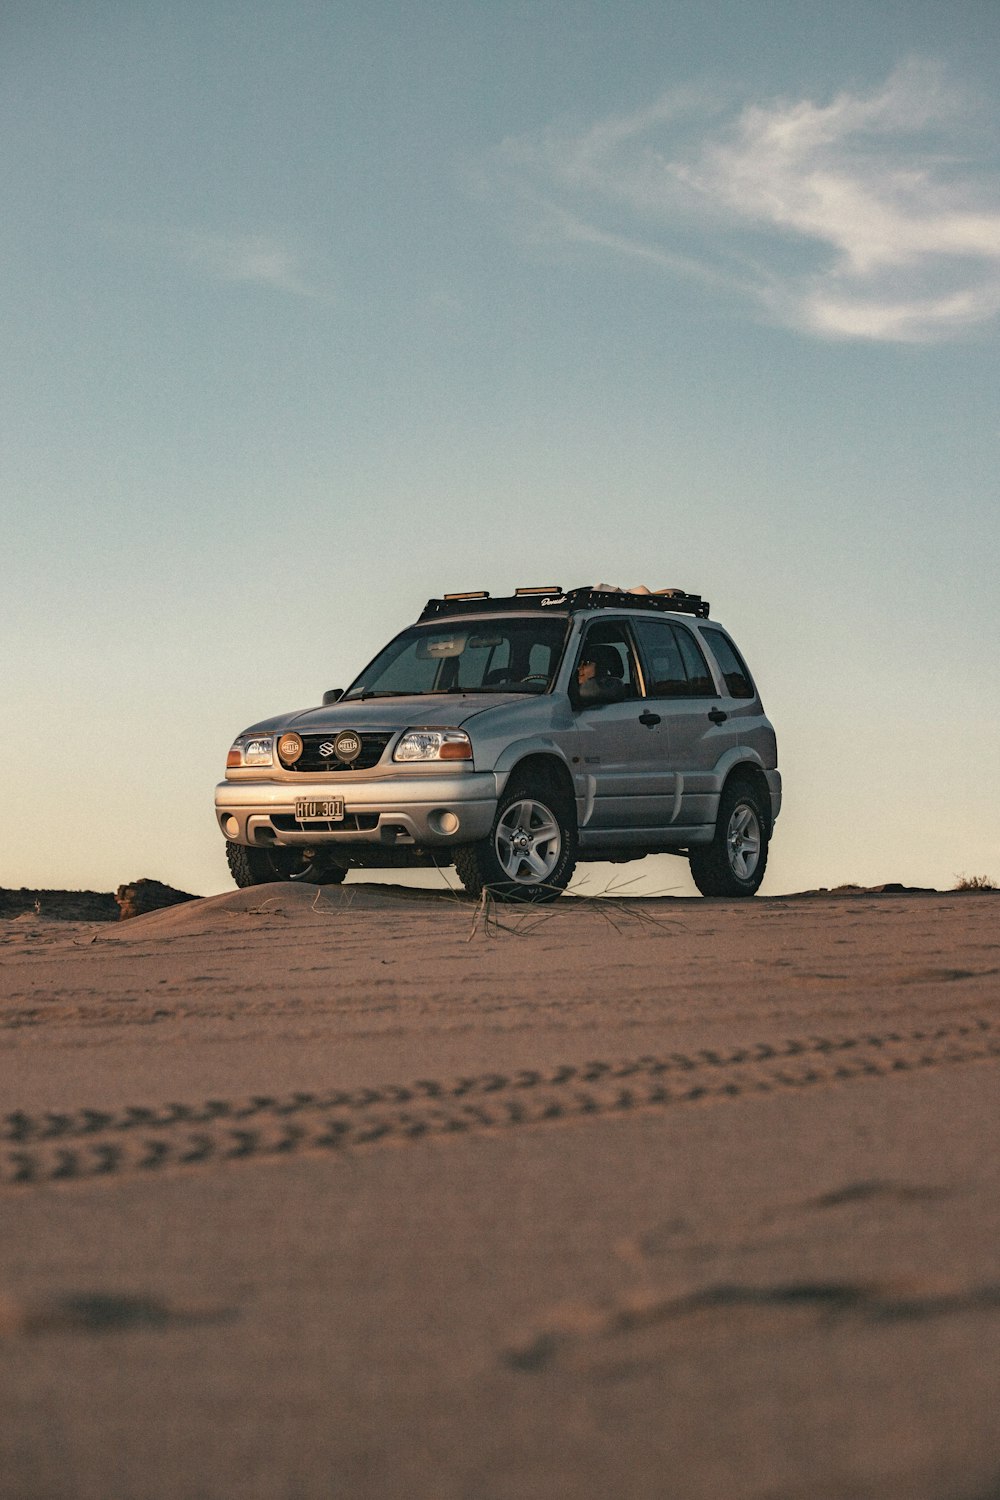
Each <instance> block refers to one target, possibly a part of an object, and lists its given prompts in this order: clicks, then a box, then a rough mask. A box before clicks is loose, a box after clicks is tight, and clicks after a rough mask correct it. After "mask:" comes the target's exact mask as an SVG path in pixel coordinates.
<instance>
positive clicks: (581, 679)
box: [576, 641, 625, 703]
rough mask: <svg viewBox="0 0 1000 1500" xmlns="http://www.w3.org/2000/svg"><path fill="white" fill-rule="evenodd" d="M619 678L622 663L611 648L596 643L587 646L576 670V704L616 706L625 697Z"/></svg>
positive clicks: (621, 671)
mask: <svg viewBox="0 0 1000 1500" xmlns="http://www.w3.org/2000/svg"><path fill="white" fill-rule="evenodd" d="M622 676H623V670H622V659H621V657H620V656H619V654H618V652H617V651H616V650H615V648H614V646H608V645H605V644H604V643H603V642H597V641H595V642H593V643H592V644H591V643H588V644H587V645H585V646H584V648H583V655H582V656H581V657H580V665H579V666H578V667H577V669H576V682H577V687H578V689H579V693H580V702H581V703H620V702H621V701H622V699H623V698H624V697H625V684H624V683H623V682H622Z"/></svg>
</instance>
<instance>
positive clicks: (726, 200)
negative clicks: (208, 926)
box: [0, 0, 1000, 894]
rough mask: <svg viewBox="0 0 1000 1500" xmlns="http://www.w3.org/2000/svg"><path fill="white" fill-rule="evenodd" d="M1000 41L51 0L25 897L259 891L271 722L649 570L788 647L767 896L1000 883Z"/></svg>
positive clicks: (942, 25)
mask: <svg viewBox="0 0 1000 1500" xmlns="http://www.w3.org/2000/svg"><path fill="white" fill-rule="evenodd" d="M998 62H1000V7H998V6H997V4H996V3H995V0H955V3H954V4H952V5H949V6H942V5H941V4H940V0H934V3H924V0H905V3H896V0H865V3H857V4H855V3H854V0H830V3H824V4H820V3H819V0H760V3H759V4H758V5H755V6H747V5H746V4H745V3H743V0H673V3H665V0H659V3H653V0H615V3H614V4H612V3H611V0H573V3H568V0H552V3H546V0H535V3H528V0H489V3H486V0H429V3H419V0H410V3H406V4H403V3H398V0H396V3H390V0H323V3H320V0H298V3H296V4H284V3H278V0H273V3H268V4H265V3H260V0H239V3H220V0H197V3H186V0H166V3H163V4H155V5H154V4H152V3H141V0H140V3H138V4H137V3H130V4H123V3H120V0H108V3H97V0H73V3H71V4H62V3H59V0H51V3H50V0H46V3H43V4H39V3H37V0H27V3H24V0H5V4H4V6H3V7H2V10H0V126H2V128H0V141H2V147H0V163H2V165H0V171H2V191H3V196H4V200H5V201H4V212H3V214H2V215H0V273H2V274H0V314H2V328H3V337H2V339H0V381H2V402H0V508H2V512H3V515H2V521H3V527H2V537H3V542H2V547H0V644H2V657H0V659H2V669H0V670H2V682H3V698H4V709H5V713H4V721H5V728H6V731H7V732H6V735H5V744H4V750H3V768H4V775H3V782H4V786H5V787H6V789H7V792H8V798H7V807H6V813H5V817H4V834H3V839H2V841H0V884H2V885H6V886H15V887H18V886H29V887H30V886H37V887H67V888H91V889H99V890H107V889H113V888H114V887H115V886H117V885H118V884H121V883H122V882H125V881H130V880H134V879H136V878H138V877H140V876H149V877H153V878H157V879H160V880H164V881H167V882H168V883H169V884H171V885H175V886H178V887H180V888H182V889H185V890H189V891H194V892H197V893H199V894H210V893H212V892H215V891H219V890H223V889H226V888H228V886H229V883H230V882H229V875H228V871H227V868H226V864H225V857H224V845H223V840H222V837H221V835H220V833H219V832H218V829H217V826H216V823H215V819H214V815H213V808H212V794H213V788H214V785H215V783H216V781H217V780H219V779H220V778H221V775H222V769H223V766H224V762H225V755H226V750H227V749H228V747H229V744H230V742H231V741H232V739H233V737H234V736H235V734H236V733H238V732H239V730H241V729H242V728H244V727H245V726H246V725H247V724H250V723H253V722H255V721H257V720H259V719H261V718H264V717H266V716H268V715H270V714H273V713H277V712H279V711H282V710H285V709H288V710H292V709H296V708H302V707H306V706H308V705H311V704H315V703H317V702H318V701H319V699H320V696H321V694H322V692H323V690H324V689H326V688H328V687H332V686H342V685H344V684H345V683H346V682H347V681H348V680H350V679H351V678H352V677H353V676H354V675H355V674H356V673H357V671H358V670H359V669H360V668H361V667H362V666H363V665H364V664H365V663H366V662H367V661H368V660H369V659H370V658H371V656H373V655H374V654H375V652H376V651H377V650H378V649H379V647H380V646H381V645H383V644H384V642H385V641H386V640H388V639H389V638H390V637H391V636H392V635H393V634H395V632H396V631H397V630H399V629H401V628H402V627H403V626H405V625H407V624H408V623H410V622H411V621H412V620H413V619H415V618H416V616H417V614H418V613H419V611H420V609H421V607H422V605H423V603H424V601H425V600H426V599H427V598H428V597H431V596H435V595H440V594H442V593H445V592H455V591H458V590H462V589H470V588H487V589H489V590H491V591H492V592H493V593H506V592H509V591H511V590H512V589H513V588H514V587H516V586H520V585H529V584H539V583H542V584H547V583H555V584H558V585H560V586H562V587H571V586H574V585H577V584H585V583H596V582H598V581H603V582H611V583H614V584H621V585H623V586H632V585H634V584H637V583H644V584H646V585H648V586H649V587H650V588H658V587H682V588H684V589H687V590H689V591H692V592H698V593H701V594H702V595H703V596H705V597H706V598H708V599H709V600H710V601H711V603H712V607H713V614H714V616H715V617H716V618H718V619H719V620H720V621H721V622H722V623H723V624H725V625H726V626H727V627H728V628H729V629H730V631H731V632H732V633H733V635H734V637H735V639H736V640H737V642H738V643H739V645H740V647H741V649H742V650H743V651H744V653H745V655H746V656H747V658H748V661H749V663H750V666H751V669H752V670H753V672H754V674H755V676H756V678H757V680H758V684H759V686H760V689H761V693H762V696H763V699H764V704H765V708H766V710H767V712H768V714H769V716H770V718H771V720H772V722H773V723H774V725H775V728H776V731H777V735H778V748H779V763H780V766H781V769H782V773H783V776H784V782H785V804H784V809H783V811H782V814H781V817H780V819H779V821H778V824H777V827H776V830H775V836H774V841H773V844H772V848H771V859H770V865H769V869H768V874H767V877H766V880H765V885H764V887H763V889H764V892H765V893H768V892H770V893H772V894H775V893H780V892H787V891H794V890H800V889H809V888H814V887H818V886H828V887H833V886H836V885H840V884H843V883H847V882H858V883H861V884H876V883H881V882H883V881H901V882H903V883H904V884H910V885H931V886H937V887H940V888H947V887H950V886H952V885H953V884H954V883H955V880H956V878H957V877H958V876H960V875H963V874H966V875H982V874H986V875H991V876H992V877H993V878H995V879H997V880H1000V754H998V750H1000V732H998V731H1000V707H998V691H997V689H998V685H1000V672H998V661H1000V586H998V566H1000V545H998V544H1000V495H998V479H997V476H998V473H1000V464H998V458H1000V452H998V448H1000V444H998V422H997V412H998V399H997V394H998V391H1000V371H998V359H997V329H998V313H1000V122H998V116H997V112H996V107H995V101H996V85H997V66H998ZM602 869H603V874H602ZM605 877H606V878H607V879H609V880H610V879H614V880H615V881H617V882H619V883H620V882H621V881H622V880H623V879H629V880H632V879H633V878H634V877H638V879H637V881H636V884H635V885H634V886H633V887H631V888H632V889H637V890H645V891H654V890H661V891H673V892H676V893H678V894H688V893H690V892H691V891H693V886H692V885H691V882H690V879H689V876H688V874H687V870H686V866H685V865H684V864H683V863H682V862H681V861H679V860H676V859H671V858H670V857H668V856H658V857H655V858H650V859H647V860H645V861H643V862H642V863H641V864H636V865H634V866H629V867H626V869H625V871H624V872H623V870H622V869H618V870H617V872H616V873H614V874H612V872H611V871H610V869H607V868H605V867H601V868H595V867H591V869H590V872H589V875H588V888H589V889H591V890H595V889H597V888H598V886H599V885H600V882H601V881H602V880H603V879H605ZM393 878H398V877H396V876H394V877H393Z"/></svg>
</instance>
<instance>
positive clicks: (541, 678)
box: [344, 615, 566, 699]
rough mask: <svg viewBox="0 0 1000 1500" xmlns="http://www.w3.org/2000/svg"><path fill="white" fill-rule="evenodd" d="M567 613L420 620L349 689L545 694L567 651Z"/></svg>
mask: <svg viewBox="0 0 1000 1500" xmlns="http://www.w3.org/2000/svg"><path fill="white" fill-rule="evenodd" d="M565 634H566V620H565V617H560V616H555V617H553V616H552V615H548V616H546V617H544V618H540V619H534V618H530V619H524V618H520V617H511V618H510V619H496V620H483V621H478V620H476V621H461V622H458V623H456V624H454V625H445V624H435V625H414V626H413V627H412V629H410V630H404V631H403V634H402V635H398V636H397V637H396V639H395V640H394V641H390V642H389V644H388V646H386V648H385V650H384V651H382V652H380V654H379V655H378V656H376V658H375V660H374V661H373V662H372V664H371V666H370V667H367V668H366V669H365V671H364V672H362V674H361V676H360V677H359V678H358V679H357V681H356V682H354V683H352V684H351V686H350V687H349V688H348V690H347V692H346V693H345V694H344V697H345V699H347V698H376V697H398V696H403V695H407V696H409V695H410V694H423V693H544V692H545V691H546V690H547V689H548V687H549V686H550V685H551V682H552V679H553V677H554V676H555V672H556V668H557V667H558V665H559V658H560V656H561V654H562V645H563V639H564V637H565Z"/></svg>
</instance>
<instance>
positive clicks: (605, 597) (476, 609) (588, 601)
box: [420, 583, 709, 621]
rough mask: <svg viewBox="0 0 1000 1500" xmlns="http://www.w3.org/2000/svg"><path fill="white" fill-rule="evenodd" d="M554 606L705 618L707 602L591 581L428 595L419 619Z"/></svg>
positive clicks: (673, 593) (697, 596)
mask: <svg viewBox="0 0 1000 1500" xmlns="http://www.w3.org/2000/svg"><path fill="white" fill-rule="evenodd" d="M527 609H530V610H535V609H538V610H542V609H558V610H560V611H562V610H565V611H566V612H567V613H571V612H573V611H574V610H578V609H648V610H652V611H655V612H658V613H661V614H685V615H697V616H698V618H699V619H702V620H707V619H708V614H709V603H708V600H707V599H703V598H702V597H701V595H700V594H685V593H684V591H683V589H671V590H670V591H669V592H668V593H664V594H632V593H629V591H628V590H627V589H599V588H595V587H594V585H593V584H589V583H588V584H586V585H584V586H583V587H582V588H576V589H567V590H565V592H564V591H563V590H562V589H556V588H553V589H531V590H528V589H518V590H517V592H516V593H515V594H508V595H504V596H503V597H501V598H497V599H491V598H490V596H489V594H487V593H480V592H476V593H468V594H445V596H444V598H443V599H428V601H427V603H426V604H425V605H424V608H423V611H422V613H421V615H420V619H421V621H424V620H434V619H437V618H438V617H439V616H441V615H483V614H489V615H495V614H501V613H503V612H504V611H518V612H520V611H521V610H527Z"/></svg>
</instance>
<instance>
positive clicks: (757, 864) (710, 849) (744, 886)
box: [688, 781, 770, 896]
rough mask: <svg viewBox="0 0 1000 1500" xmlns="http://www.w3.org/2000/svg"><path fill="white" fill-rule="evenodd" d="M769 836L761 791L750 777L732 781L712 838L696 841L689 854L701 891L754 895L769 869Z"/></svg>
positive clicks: (692, 869)
mask: <svg viewBox="0 0 1000 1500" xmlns="http://www.w3.org/2000/svg"><path fill="white" fill-rule="evenodd" d="M769 837H770V832H769V824H768V818H767V814H766V812H765V811H764V807H763V805H762V803H761V799H760V795H759V793H758V792H757V791H756V789H755V788H754V787H753V786H752V785H751V784H750V783H749V782H747V781H731V782H730V783H729V784H728V786H727V787H726V788H725V790H724V791H723V793H722V796H721V798H720V799H719V816H718V819H717V820H716V824H715V834H714V837H713V839H712V842H711V843H710V844H697V845H695V847H694V848H693V849H692V850H691V853H690V855H689V856H688V862H689V864H690V866H691V875H692V878H693V880H694V883H695V885H696V886H697V887H698V889H699V891H700V892H701V894H702V895H703V896H753V895H754V894H755V893H756V891H757V890H758V889H759V888H760V883H761V881H762V880H763V879H764V871H765V870H766V869H767V846H768V841H769Z"/></svg>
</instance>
